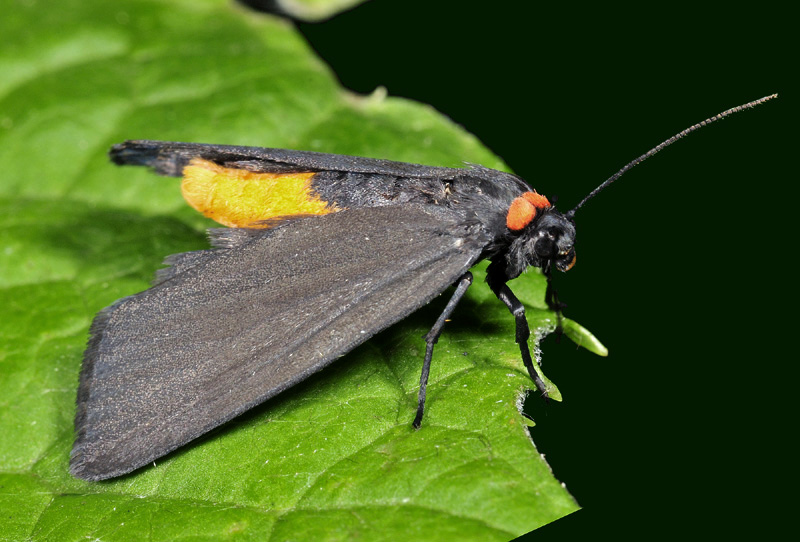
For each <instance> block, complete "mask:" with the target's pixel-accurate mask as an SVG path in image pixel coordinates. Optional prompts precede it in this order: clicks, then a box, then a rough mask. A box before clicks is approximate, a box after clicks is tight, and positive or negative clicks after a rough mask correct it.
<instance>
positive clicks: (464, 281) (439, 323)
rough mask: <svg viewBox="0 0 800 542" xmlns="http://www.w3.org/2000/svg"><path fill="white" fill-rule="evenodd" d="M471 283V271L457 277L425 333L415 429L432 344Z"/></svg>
mask: <svg viewBox="0 0 800 542" xmlns="http://www.w3.org/2000/svg"><path fill="white" fill-rule="evenodd" d="M471 284H472V273H470V272H469V271H467V272H466V273H464V275H463V276H462V277H461V278H460V279H458V282H457V283H456V291H455V292H453V297H451V298H450V301H448V302H447V306H446V307H445V308H444V310H443V311H442V314H441V315H440V316H439V319H438V320H436V323H435V324H433V327H432V328H431V330H430V331H429V332H428V334H427V335H425V343H426V344H427V348H426V349H425V362H424V363H423V364H422V374H421V375H420V377H419V400H418V403H417V416H416V417H415V418H414V427H415V428H417V429H419V426H420V425H421V424H422V415H423V413H424V411H425V390H426V388H427V387H428V374H429V373H430V372H431V359H432V358H433V345H434V344H436V341H438V340H439V335H441V334H442V330H443V329H444V323H445V321H447V319H448V318H450V315H451V314H452V313H453V310H455V308H456V305H458V302H459V301H461V298H462V297H464V294H465V293H467V288H469V287H470V285H471Z"/></svg>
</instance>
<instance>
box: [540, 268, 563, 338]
mask: <svg viewBox="0 0 800 542" xmlns="http://www.w3.org/2000/svg"><path fill="white" fill-rule="evenodd" d="M552 269H553V268H552V266H551V265H550V262H547V265H546V266H545V268H544V276H545V277H547V290H546V291H545V294H544V300H545V302H546V303H547V306H548V307H549V308H550V310H551V311H554V312H555V313H556V342H560V341H561V335H562V333H563V331H562V327H561V310H562V309H565V308H566V307H567V306H566V305H565V304H564V303H561V302H560V301H559V300H558V292H557V291H556V289H555V287H554V286H553V274H552Z"/></svg>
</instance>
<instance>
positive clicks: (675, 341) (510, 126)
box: [298, 0, 798, 540]
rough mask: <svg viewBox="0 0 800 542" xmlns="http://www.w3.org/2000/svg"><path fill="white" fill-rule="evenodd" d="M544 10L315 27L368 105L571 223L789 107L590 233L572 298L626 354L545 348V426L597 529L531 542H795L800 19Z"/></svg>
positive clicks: (696, 9) (558, 527) (363, 13)
mask: <svg viewBox="0 0 800 542" xmlns="http://www.w3.org/2000/svg"><path fill="white" fill-rule="evenodd" d="M540 4H541V3H539V2H511V1H496V2H491V3H477V2H465V1H458V2H456V1H450V0H439V1H435V2H433V1H431V0H427V1H425V0H402V1H400V0H373V1H372V2H368V3H367V4H365V5H363V6H360V7H359V8H357V9H355V10H353V11H350V12H348V13H345V14H342V15H339V16H337V17H336V18H334V19H332V20H329V21H326V22H324V23H317V24H308V23H300V24H299V25H298V26H299V28H300V30H301V31H302V32H303V34H304V35H305V36H306V37H307V39H308V40H309V41H310V43H311V44H312V46H313V47H314V48H315V49H316V50H317V52H318V53H319V54H320V55H321V56H322V58H323V59H325V60H326V61H327V62H328V63H329V64H330V65H331V67H332V68H333V70H334V71H335V72H336V74H337V75H338V77H339V78H340V79H341V81H342V83H343V85H344V86H345V87H347V88H350V89H352V90H354V91H356V92H359V93H370V92H372V91H373V90H374V89H375V87H377V86H384V87H386V88H387V89H388V92H389V94H390V95H392V96H403V97H408V98H412V99H415V100H419V101H420V102H424V103H429V104H432V105H433V106H434V107H435V108H437V109H438V110H439V111H441V112H443V113H444V114H446V115H447V116H449V117H450V118H452V119H453V120H454V121H455V122H457V123H459V124H462V125H463V126H465V127H466V129H467V130H469V131H470V132H472V133H474V134H475V135H477V136H478V137H479V138H480V139H481V140H482V141H483V142H484V143H485V144H486V145H487V146H488V147H490V148H491V149H492V150H493V151H494V152H495V153H497V154H498V155H499V156H501V157H502V158H503V159H504V160H505V161H506V162H507V163H508V164H509V165H510V166H511V168H512V169H513V170H514V171H515V172H516V173H518V174H520V175H521V176H523V177H524V178H525V179H527V180H528V182H529V183H530V184H531V185H532V186H534V187H535V188H536V189H537V190H538V191H540V192H542V193H544V194H547V195H548V196H552V195H558V197H559V201H560V202H561V205H560V206H561V207H562V208H565V209H566V208H570V207H571V206H572V205H574V204H575V203H577V202H578V201H579V200H580V199H581V198H582V197H583V196H584V195H585V194H587V193H588V192H589V191H590V190H592V189H593V188H594V187H595V186H597V185H598V184H599V183H600V182H602V181H603V180H604V179H605V178H607V177H608V176H609V175H611V174H612V173H614V172H615V171H616V170H617V169H619V168H620V167H621V166H623V165H624V164H625V163H627V162H628V161H629V160H631V159H633V158H635V157H636V156H638V155H639V154H641V153H643V152H645V151H646V150H647V149H649V148H650V147H652V146H654V145H656V144H657V143H659V142H660V141H662V140H664V139H666V138H667V137H669V136H671V135H672V134H674V133H676V132H678V131H680V130H682V129H684V128H686V127H688V126H689V125H691V124H694V123H696V122H699V121H700V120H703V119H704V118H706V117H709V116H712V115H714V114H716V113H718V112H721V111H723V110H725V109H727V108H729V107H732V106H735V105H738V104H741V103H744V102H747V101H750V100H753V99H756V98H759V97H761V96H764V95H767V94H771V93H773V92H778V93H780V94H781V97H780V98H779V99H778V100H775V101H773V102H770V103H768V104H765V105H763V106H761V107H759V108H757V109H755V110H752V111H747V112H744V113H741V114H738V115H735V116H734V117H732V118H730V119H726V120H724V121H722V122H720V123H717V124H714V125H712V126H710V127H707V128H705V129H703V130H701V131H700V132H698V133H695V134H692V135H691V136H690V137H689V138H688V139H686V140H683V141H680V142H679V143H678V144H676V145H674V146H672V147H670V148H669V149H668V150H666V151H664V152H662V153H661V154H659V155H658V156H657V157H655V158H653V159H651V160H649V161H648V162H646V163H644V164H642V165H640V166H638V167H637V168H635V169H634V170H633V171H632V172H630V173H628V174H627V175H626V176H625V177H623V178H622V180H621V181H619V182H618V183H617V184H616V185H614V186H613V187H612V188H611V189H609V190H607V191H606V192H604V193H603V194H602V195H601V196H599V197H597V198H596V199H595V200H593V201H592V202H591V204H589V205H587V207H585V208H584V209H582V210H581V212H580V213H579V214H578V215H577V219H576V222H577V227H578V242H577V245H576V248H577V253H578V262H577V265H576V266H575V268H574V269H573V270H572V271H570V272H569V273H568V274H566V275H563V276H559V277H558V286H559V292H560V294H561V297H562V299H563V300H564V301H565V302H566V303H568V304H569V308H568V309H567V311H566V314H567V315H569V316H570V317H572V318H574V319H575V320H577V321H578V322H581V323H582V324H584V325H585V326H586V327H588V328H589V329H591V330H592V331H593V332H594V333H595V334H596V335H597V336H598V337H599V338H600V339H601V340H602V341H603V342H604V343H605V345H606V346H607V347H608V348H609V349H610V356H609V357H608V358H607V359H605V360H604V359H601V358H598V357H596V356H594V355H592V354H589V353H588V352H586V351H580V350H576V348H575V347H574V345H573V344H572V343H571V342H569V341H562V342H561V343H560V344H556V343H555V342H554V341H553V340H552V339H548V340H547V341H546V342H545V344H544V348H545V364H546V371H547V374H548V376H550V377H551V378H552V379H553V380H554V381H555V382H557V383H558V384H559V387H560V388H561V390H562V392H563V393H564V395H565V402H564V403H563V404H550V405H549V406H544V405H542V404H540V403H539V402H538V401H537V402H535V403H531V404H529V408H530V409H531V411H532V414H533V416H534V417H535V418H536V420H537V424H538V425H537V427H536V428H535V430H534V439H535V441H536V444H537V446H538V447H539V449H540V451H541V452H543V453H545V454H546V456H547V459H548V461H549V463H550V465H551V466H552V468H553V470H554V471H555V474H556V477H557V478H558V479H560V480H562V481H563V482H564V483H565V484H566V486H567V488H568V489H569V491H570V492H571V493H572V494H573V495H574V496H575V498H576V499H577V500H578V502H579V503H580V504H581V505H582V506H583V510H581V511H580V512H577V513H575V514H573V515H571V516H570V517H568V518H565V519H562V520H560V521H558V522H555V523H553V524H551V525H549V526H547V527H544V528H543V529H540V530H539V531H537V532H536V533H534V534H531V535H528V537H529V538H530V539H533V537H534V536H536V537H537V539H545V540H548V539H552V540H556V539H558V540H564V539H565V537H566V539H572V538H577V537H578V536H581V537H585V536H596V535H598V534H601V535H602V534H609V535H613V536H617V537H620V538H622V539H627V538H633V537H637V538H639V537H648V538H649V537H651V536H659V535H660V536H684V535H689V536H695V537H696V536H716V537H730V538H734V537H735V538H740V537H751V536H752V537H757V538H759V539H764V538H766V537H771V536H774V535H777V534H780V532H781V531H780V521H779V520H780V519H781V518H782V517H783V516H785V515H786V514H788V513H790V512H791V511H792V510H793V507H794V505H796V497H795V498H794V499H793V495H794V493H795V483H796V475H795V473H796V467H795V461H796V459H795V457H794V456H795V455H796V453H794V450H795V449H796V447H795V444H794V442H795V434H796V432H797V424H796V422H795V416H796V413H797V407H796V402H795V386H796V382H797V381H796V380H795V377H796V375H797V368H796V366H797V355H796V354H794V355H792V352H793V350H794V348H793V347H794V342H795V341H794V339H795V337H794V336H793V331H794V329H793V327H794V326H793V324H794V320H796V318H795V317H794V311H795V302H796V300H797V296H796V294H795V292H796V289H795V286H794V280H792V279H793V276H792V275H793V274H794V273H793V271H794V269H793V263H792V262H793V259H794V255H795V254H794V253H795V243H794V239H795V235H794V234H795V232H796V231H797V227H796V225H795V216H794V214H795V213H794V208H795V206H796V202H797V192H798V191H797V184H798V182H797V181H798V174H797V170H796V167H795V165H794V164H791V163H790V162H791V160H792V157H793V155H794V152H793V151H794V150H795V148H796V144H795V143H796V136H794V133H793V132H790V130H791V129H792V128H793V123H792V122H791V120H794V118H795V117H794V116H793V115H791V114H790V110H792V111H793V110H794V100H795V95H794V94H793V92H791V91H790V89H789V88H787V84H788V80H789V77H791V76H792V75H793V73H792V72H794V71H796V69H797V62H796V58H795V57H796V54H795V53H796V50H795V49H796V45H797V44H796V40H790V34H789V33H788V32H787V31H786V28H785V26H784V23H787V22H788V19H789V18H788V15H787V14H786V13H781V12H780V11H779V10H777V9H776V8H775V7H773V6H771V5H770V4H767V3H762V4H760V5H759V6H750V7H748V8H747V10H746V11H745V10H744V9H742V10H737V9H736V8H735V6H734V5H733V4H722V3H712V4H708V3H706V4H704V5H692V4H688V5H678V4H675V3H669V4H641V5H640V6H639V7H638V8H636V9H635V10H634V9H633V8H631V7H629V6H630V5H626V6H625V7H622V6H620V7H613V6H608V5H604V3H598V4H597V5H595V6H592V7H586V6H579V5H577V4H572V3H570V4H563V5H559V6H557V5H550V6H543V5H540ZM793 47H794V48H793ZM793 51H794V52H793ZM790 143H791V145H790ZM410 144H413V142H412V143H410ZM790 166H791V167H790ZM792 500H794V502H792ZM660 536H659V537H660ZM523 538H525V537H523Z"/></svg>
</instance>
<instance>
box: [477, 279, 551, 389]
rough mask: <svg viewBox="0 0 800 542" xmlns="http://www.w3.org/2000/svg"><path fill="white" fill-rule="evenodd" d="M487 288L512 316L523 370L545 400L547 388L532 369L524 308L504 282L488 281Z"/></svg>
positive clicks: (528, 333) (529, 334)
mask: <svg viewBox="0 0 800 542" xmlns="http://www.w3.org/2000/svg"><path fill="white" fill-rule="evenodd" d="M489 286H490V287H491V289H492V291H493V292H494V295H496V296H497V299H499V300H500V301H502V302H503V303H505V305H506V307H508V310H510V311H511V314H513V315H514V322H515V323H516V341H517V344H518V345H519V351H520V353H521V354H522V362H523V363H524V364H525V368H526V369H528V374H529V375H530V377H531V380H533V383H534V384H536V389H537V390H539V392H540V393H541V394H542V397H544V398H545V399H547V397H548V395H547V387H546V386H545V385H544V381H543V380H542V378H541V377H540V376H539V373H537V372H536V369H534V367H533V358H532V357H531V351H530V349H529V348H528V338H529V337H530V336H531V330H530V327H528V319H527V318H525V306H524V305H523V304H522V302H521V301H520V300H519V299H517V296H515V295H514V292H512V291H511V288H509V287H508V284H506V283H504V282H503V283H500V284H497V283H494V282H492V281H490V282H489Z"/></svg>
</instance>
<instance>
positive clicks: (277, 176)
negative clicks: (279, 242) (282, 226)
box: [181, 158, 339, 228]
mask: <svg viewBox="0 0 800 542" xmlns="http://www.w3.org/2000/svg"><path fill="white" fill-rule="evenodd" d="M313 176H314V173H254V172H252V171H247V170H244V169H235V168H226V167H222V166H220V165H218V164H215V163H214V162H210V161H208V160H203V159H201V158H193V159H192V161H191V162H189V165H188V166H186V167H185V168H183V183H182V184H181V191H182V192H183V197H184V198H185V199H186V201H187V202H189V205H191V206H192V207H194V208H195V209H197V210H198V211H200V212H201V213H203V214H204V215H205V216H207V217H208V218H210V219H212V220H215V221H217V222H219V223H220V224H224V225H226V226H231V227H235V228H245V227H248V228H266V227H269V225H265V224H258V222H259V221H263V220H267V219H270V218H275V217H279V216H287V215H325V214H328V213H332V212H335V211H338V210H339V209H338V208H337V207H336V205H335V204H329V203H328V202H326V201H323V200H322V199H320V197H319V196H318V195H317V194H315V193H314V191H313V190H312V189H311V178H312V177H313Z"/></svg>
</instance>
